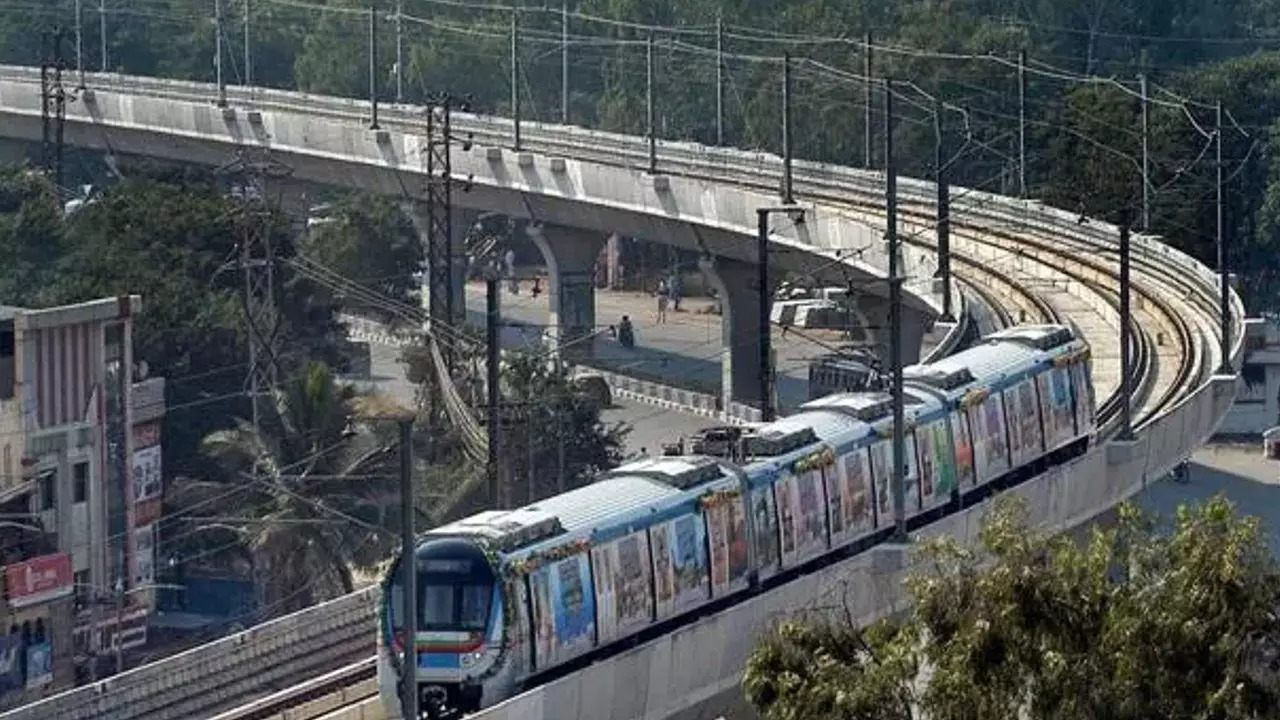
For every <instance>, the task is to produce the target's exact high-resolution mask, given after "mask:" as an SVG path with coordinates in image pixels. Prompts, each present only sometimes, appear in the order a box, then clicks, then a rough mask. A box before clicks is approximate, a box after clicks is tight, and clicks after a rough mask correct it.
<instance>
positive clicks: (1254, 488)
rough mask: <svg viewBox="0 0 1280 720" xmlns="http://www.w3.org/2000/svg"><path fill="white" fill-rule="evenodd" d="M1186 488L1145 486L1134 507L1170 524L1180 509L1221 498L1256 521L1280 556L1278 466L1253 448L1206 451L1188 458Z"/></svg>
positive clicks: (1220, 447)
mask: <svg viewBox="0 0 1280 720" xmlns="http://www.w3.org/2000/svg"><path fill="white" fill-rule="evenodd" d="M1188 469H1189V470H1190V473H1189V478H1188V480H1187V481H1186V482H1178V481H1175V480H1168V479H1165V480H1161V481H1160V482H1157V483H1153V484H1152V485H1149V486H1148V487H1147V488H1146V489H1145V490H1143V491H1142V492H1141V493H1139V494H1138V496H1137V497H1136V498H1135V501H1136V502H1137V503H1138V505H1139V506H1140V507H1142V508H1143V509H1144V510H1147V511H1149V512H1154V513H1157V514H1158V515H1159V516H1160V517H1161V518H1162V519H1172V518H1173V517H1174V515H1175V513H1176V512H1177V510H1178V506H1179V505H1182V504H1186V503H1202V502H1204V501H1206V500H1210V499H1212V498H1213V497H1215V496H1217V495H1219V494H1222V495H1224V496H1225V497H1226V498H1227V499H1228V500H1230V501H1231V502H1232V503H1234V504H1235V506H1236V509H1237V511H1238V512H1240V513H1242V514H1245V515H1253V516H1256V517H1258V518H1259V519H1260V520H1261V521H1262V524H1263V527H1264V530H1265V531H1266V533H1267V536H1268V538H1269V539H1270V541H1271V549H1272V552H1275V553H1280V462H1278V461H1274V460H1266V459H1265V458H1263V456H1262V442H1261V441H1259V442H1258V443H1256V444H1251V445H1240V444H1230V445H1227V444H1219V445H1207V446H1205V447H1203V448H1201V449H1200V450H1198V451H1196V453H1195V454H1194V455H1192V456H1191V463H1190V465H1189V466H1188Z"/></svg>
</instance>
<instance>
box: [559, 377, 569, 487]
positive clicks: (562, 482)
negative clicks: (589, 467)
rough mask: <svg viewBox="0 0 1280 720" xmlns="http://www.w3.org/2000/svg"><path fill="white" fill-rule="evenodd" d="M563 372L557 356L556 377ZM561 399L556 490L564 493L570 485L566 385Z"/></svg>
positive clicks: (562, 390)
mask: <svg viewBox="0 0 1280 720" xmlns="http://www.w3.org/2000/svg"><path fill="white" fill-rule="evenodd" d="M562 372H563V371H562V369H561V367H560V358H559V357H558V356H557V357H556V377H557V378H560V377H561V373H562ZM559 400H560V402H559V403H558V407H557V408H556V409H557V411H558V412H557V413H556V424H557V427H556V492H557V493H563V492H564V491H565V487H566V485H568V477H567V470H568V464H567V462H566V458H565V450H566V448H565V437H564V434H565V431H566V430H567V429H568V427H569V423H568V422H567V419H566V418H565V410H566V408H565V406H564V387H563V386H561V388H560V398H559Z"/></svg>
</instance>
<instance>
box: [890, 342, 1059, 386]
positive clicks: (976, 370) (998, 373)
mask: <svg viewBox="0 0 1280 720" xmlns="http://www.w3.org/2000/svg"><path fill="white" fill-rule="evenodd" d="M1040 355H1041V351H1040V350H1037V349H1036V348H1034V347H1031V346H1028V345H1024V344H1022V343H1019V342H1014V341H1010V340H1006V339H990V340H987V341H986V342H984V343H983V344H981V345H977V346H974V347H972V348H969V349H968V350H963V351H961V352H958V353H956V354H955V355H952V356H950V357H946V358H943V359H942V360H939V361H937V362H935V363H930V364H928V365H912V366H910V367H906V368H903V369H902V379H903V380H904V381H908V382H916V383H920V384H922V385H927V386H929V387H932V388H936V389H938V390H942V391H944V392H948V393H950V392H956V391H960V390H963V389H964V388H967V387H969V386H970V385H973V384H974V383H988V382H993V381H997V380H999V379H1001V378H1003V377H1006V376H1008V375H1011V374H1014V373H1018V372H1021V371H1024V370H1026V369H1027V368H1029V367H1030V366H1032V365H1034V364H1035V363H1036V362H1037V361H1038V360H1039V357H1040Z"/></svg>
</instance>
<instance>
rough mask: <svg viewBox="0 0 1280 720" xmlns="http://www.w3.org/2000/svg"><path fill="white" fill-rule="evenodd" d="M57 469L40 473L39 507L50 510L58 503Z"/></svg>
mask: <svg viewBox="0 0 1280 720" xmlns="http://www.w3.org/2000/svg"><path fill="white" fill-rule="evenodd" d="M57 490H58V471H57V470H46V471H44V472H42V473H40V509H41V510H52V509H53V508H54V507H55V506H56V505H57V504H58V496H57V494H56V493H57Z"/></svg>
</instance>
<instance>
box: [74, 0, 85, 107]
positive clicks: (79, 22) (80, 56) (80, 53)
mask: <svg viewBox="0 0 1280 720" xmlns="http://www.w3.org/2000/svg"><path fill="white" fill-rule="evenodd" d="M83 4H84V0H76V8H75V9H76V75H77V76H79V77H78V80H77V82H76V90H84V13H83Z"/></svg>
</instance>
